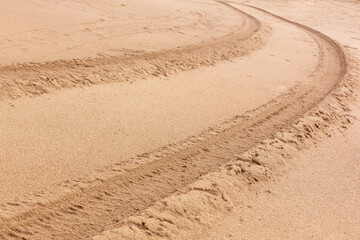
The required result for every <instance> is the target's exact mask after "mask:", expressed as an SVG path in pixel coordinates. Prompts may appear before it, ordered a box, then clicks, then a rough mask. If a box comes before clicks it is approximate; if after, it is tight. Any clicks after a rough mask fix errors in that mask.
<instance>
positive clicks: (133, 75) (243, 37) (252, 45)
mask: <svg viewBox="0 0 360 240" xmlns="http://www.w3.org/2000/svg"><path fill="white" fill-rule="evenodd" d="M238 13H239V14H241V15H242V16H243V19H244V21H243V24H242V26H241V27H240V28H239V29H237V30H236V31H234V32H232V33H229V34H227V35H225V36H223V37H220V38H217V39H215V40H210V41H208V42H203V43H201V44H198V45H190V46H184V47H179V48H177V49H171V50H163V51H158V52H152V53H140V54H137V53H131V54H129V56H113V57H98V58H87V59H74V60H57V61H52V62H45V63H24V64H13V65H9V66H0V78H1V81H0V100H6V99H16V98H20V97H26V96H30V97H31V96H36V95H40V94H45V93H49V92H52V91H54V90H56V89H62V88H72V87H81V86H89V85H94V84H101V83H114V82H129V81H131V82H132V81H134V80H135V79H144V78H146V77H148V76H167V75H169V74H171V73H174V72H180V71H186V70H191V69H194V68H198V67H201V66H211V65H214V64H215V63H216V62H218V61H221V60H231V59H234V58H236V57H240V56H243V55H246V54H250V53H251V52H253V51H255V50H257V49H259V48H261V46H263V44H265V41H266V35H268V34H269V31H270V30H269V29H268V28H265V27H262V26H261V23H260V22H259V21H258V20H257V19H255V18H253V17H252V16H250V15H247V14H246V13H244V12H241V11H238ZM134 62H136V67H135V66H134Z"/></svg>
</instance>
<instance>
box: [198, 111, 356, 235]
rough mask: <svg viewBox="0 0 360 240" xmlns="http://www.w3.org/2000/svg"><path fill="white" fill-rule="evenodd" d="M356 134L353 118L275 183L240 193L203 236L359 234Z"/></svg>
mask: <svg viewBox="0 0 360 240" xmlns="http://www.w3.org/2000/svg"><path fill="white" fill-rule="evenodd" d="M359 109H360V108H359V106H358V107H357V109H356V113H357V116H359V113H360V111H359ZM359 136H360V123H359V122H356V123H355V124H354V125H352V126H351V127H350V128H349V129H347V130H346V131H345V132H344V133H337V134H336V135H334V136H332V137H331V138H330V139H326V141H323V142H320V143H318V144H316V145H315V146H313V147H312V148H310V149H307V150H306V151H304V152H303V153H301V154H300V155H299V156H297V157H296V158H295V159H294V160H293V162H292V163H291V164H292V166H291V170H290V171H288V172H287V173H286V174H285V175H283V176H281V177H280V178H279V179H277V180H276V182H275V183H274V182H271V183H268V184H265V185H262V186H258V187H256V188H254V189H252V190H251V191H250V192H249V193H248V194H245V195H243V196H241V197H240V198H241V200H242V203H241V205H240V206H239V207H237V208H236V209H234V212H233V213H232V214H231V215H230V216H228V217H226V218H225V219H223V220H222V221H221V222H220V223H219V224H216V225H214V226H212V228H211V230H210V231H209V233H208V234H207V236H203V239H357V238H359V236H360V226H359V223H360V209H359V208H358V206H359V204H360V191H359V184H360V175H359V171H360V157H359V154H358V153H359V151H360V146H359V144H358V143H359V141H360V139H359Z"/></svg>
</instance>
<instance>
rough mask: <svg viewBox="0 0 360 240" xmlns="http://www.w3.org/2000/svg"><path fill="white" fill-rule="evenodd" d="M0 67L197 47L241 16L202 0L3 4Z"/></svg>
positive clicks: (235, 25) (227, 30) (21, 1)
mask: <svg viewBox="0 0 360 240" xmlns="http://www.w3.org/2000/svg"><path fill="white" fill-rule="evenodd" d="M0 12H1V13H2V14H1V15H0V22H1V23H2V24H1V25H0V52H1V56H2V58H1V59H0V65H8V64H9V63H24V62H39V61H41V62H43V61H55V60H58V59H64V60H66V59H74V58H80V59H84V58H88V57H91V58H94V57H101V56H103V57H111V56H118V55H129V54H130V55H131V54H139V53H144V52H154V51H160V50H166V49H174V48H177V47H180V46H186V45H197V44H200V43H202V42H207V41H209V40H211V39H213V38H219V37H221V36H223V35H226V34H227V33H231V32H233V31H234V30H236V29H237V28H238V27H239V26H240V25H241V24H242V19H241V16H240V15H238V14H237V13H235V12H232V11H228V9H227V8H226V7H224V6H222V5H220V4H217V3H215V2H209V1H199V0H190V1H183V0H166V1H165V0H158V1H151V0H136V1H131V0H103V1H97V0H86V1H78V0H72V1H56V0H39V1H36V2H34V1H31V0H15V1H14V0H2V1H1V2H0Z"/></svg>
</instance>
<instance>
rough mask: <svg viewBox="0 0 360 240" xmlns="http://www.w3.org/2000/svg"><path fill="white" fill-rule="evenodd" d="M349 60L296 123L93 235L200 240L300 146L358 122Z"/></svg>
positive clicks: (354, 70)
mask: <svg viewBox="0 0 360 240" xmlns="http://www.w3.org/2000/svg"><path fill="white" fill-rule="evenodd" d="M256 9H258V10H260V11H263V12H266V11H264V10H262V9H259V8H256ZM272 15H273V14H272ZM273 16H274V15H273ZM281 19H283V20H285V19H284V18H281ZM286 21H287V20H286ZM294 24H296V25H298V26H300V27H302V28H303V29H307V30H309V31H311V32H313V33H315V34H316V35H317V36H321V37H323V39H324V40H325V41H327V42H330V43H331V45H333V47H335V48H338V51H339V52H340V54H341V52H342V50H341V49H342V48H341V46H340V45H338V44H337V43H336V42H335V41H333V40H331V39H330V38H328V37H326V36H324V35H322V34H321V33H319V32H317V31H315V30H311V29H310V28H308V27H303V26H302V25H300V24H298V23H294ZM349 63H350V65H349V66H347V67H346V68H347V69H348V71H347V72H346V73H345V72H343V74H340V79H339V80H340V82H339V85H335V87H334V90H333V91H332V92H331V93H329V95H328V96H327V97H326V98H325V99H324V100H322V101H320V103H319V104H318V105H317V106H315V107H313V108H311V110H309V111H308V112H307V113H306V114H305V116H304V117H301V118H300V119H298V120H296V121H295V123H294V124H292V125H291V126H289V127H287V128H285V129H283V130H282V131H280V132H278V133H276V134H275V135H274V136H273V137H271V138H269V139H268V140H264V141H262V142H261V143H260V144H258V145H257V146H255V147H253V148H251V149H250V150H248V151H247V152H245V153H243V154H241V155H239V156H238V157H237V159H234V160H232V161H230V162H229V163H227V164H225V165H223V166H222V167H220V168H219V169H218V170H217V171H215V172H212V173H210V174H207V175H205V176H202V177H201V178H200V179H199V180H198V181H196V182H194V183H192V184H190V185H189V186H187V187H186V188H185V189H184V190H183V191H182V193H180V194H174V195H172V196H170V197H168V198H166V199H163V200H161V201H158V202H157V203H156V204H155V205H153V206H151V207H150V208H148V209H146V210H145V211H142V213H141V214H140V215H137V216H131V217H129V218H128V219H127V220H125V221H124V222H123V223H122V224H121V225H122V226H121V227H119V228H115V229H113V230H109V231H105V232H104V233H103V234H101V235H99V236H97V237H94V238H93V239H97V240H100V239H169V238H175V239H199V238H201V237H203V236H204V235H207V231H208V229H209V228H211V226H216V222H218V221H220V219H222V218H223V217H224V216H225V215H226V214H227V213H228V212H229V211H231V210H232V209H233V207H234V206H236V205H238V204H239V203H240V202H241V200H240V199H239V198H238V196H239V194H241V192H244V191H246V190H247V189H250V188H251V186H252V185H253V184H256V183H258V182H263V181H267V180H269V179H272V175H273V174H276V173H279V172H280V171H282V169H284V167H283V165H284V164H286V163H287V162H289V161H290V160H289V159H290V158H293V157H294V156H296V155H297V154H298V153H299V149H303V148H304V147H306V146H311V145H313V144H314V143H316V141H318V140H319V138H323V137H324V136H329V135H331V134H332V132H333V131H334V130H335V131H337V130H339V129H343V128H347V125H348V124H350V123H351V122H352V121H353V120H354V116H353V115H352V114H351V113H350V108H349V105H348V104H349V103H351V102H353V101H354V97H355V94H354V91H357V90H358V88H359V85H358V82H357V78H358V76H359V72H360V71H359V70H360V69H359V67H358V65H357V60H356V59H354V58H351V59H350V60H349ZM222 233H224V232H222ZM207 236H208V235H207ZM229 236H232V235H231V234H230V235H228V236H221V237H222V238H223V239H228V238H229ZM218 237H220V236H218ZM236 237H239V235H236ZM216 239H218V238H216Z"/></svg>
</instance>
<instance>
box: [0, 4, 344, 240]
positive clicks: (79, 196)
mask: <svg viewBox="0 0 360 240" xmlns="http://www.w3.org/2000/svg"><path fill="white" fill-rule="evenodd" d="M223 4H226V5H228V4H227V3H223ZM230 6H231V5H230ZM231 7H233V6H231ZM257 10H258V11H260V12H262V13H265V14H270V15H271V16H273V17H275V18H278V19H281V20H283V21H286V22H288V23H290V24H293V25H295V26H297V27H299V28H301V29H303V30H304V31H306V32H307V33H308V34H310V35H311V36H312V37H313V38H314V39H315V41H316V42H317V43H318V46H319V49H320V53H321V55H320V60H321V61H320V64H319V66H318V69H317V71H316V72H315V73H314V75H313V79H312V81H310V82H309V83H308V84H306V85H304V86H300V87H299V88H298V89H296V90H294V91H292V92H290V93H289V94H287V95H285V96H282V97H280V98H278V99H275V100H274V101H272V102H271V103H269V104H267V105H266V106H263V107H261V108H259V109H257V110H255V111H254V112H252V113H249V114H248V115H247V116H246V117H243V118H240V119H236V120H234V121H235V123H236V124H234V126H232V127H230V128H229V129H227V130H225V131H218V132H217V134H216V135H214V136H211V137H208V138H206V139H205V140H203V141H201V142H198V143H195V144H193V145H192V146H190V147H189V148H187V149H185V150H181V151H180V152H176V153H173V154H169V155H168V156H165V157H162V158H159V159H156V160H154V161H152V162H150V163H147V164H145V165H143V166H139V167H137V168H135V169H133V170H131V171H129V172H127V173H123V174H118V175H114V176H113V177H111V178H107V179H103V180H101V181H99V184H97V185H95V186H91V187H84V188H82V189H81V190H78V191H75V192H73V193H71V194H69V195H67V196H65V197H63V198H61V199H58V200H56V201H53V202H48V203H44V204H41V205H38V206H36V207H33V208H32V209H31V210H30V211H27V212H25V213H22V214H19V215H16V216H13V217H10V218H4V219H2V220H1V222H0V238H1V239H11V238H16V239H21V238H22V239H44V238H47V239H50V238H53V239H87V238H89V237H91V236H94V235H96V234H98V233H100V232H102V231H104V230H106V229H111V228H114V227H117V226H119V225H121V223H119V222H120V221H121V220H122V219H124V218H127V217H129V216H132V215H134V214H136V213H138V212H140V211H142V210H144V209H146V208H148V207H149V206H151V205H152V204H153V203H154V202H156V201H158V200H160V199H163V198H165V197H166V196H169V195H171V194H173V193H174V192H176V191H178V190H180V189H181V188H183V187H184V186H186V185H188V184H190V183H191V182H194V181H195V180H196V179H198V178H199V177H200V176H201V175H204V174H206V173H208V172H211V171H214V170H215V169H217V168H218V167H219V166H220V165H222V164H224V163H226V162H227V161H228V160H229V159H231V157H233V156H234V155H237V154H241V153H243V152H245V151H246V150H247V149H249V148H251V147H252V146H254V145H255V144H257V143H259V142H260V141H261V140H263V139H267V138H269V137H271V136H272V135H273V134H275V133H276V132H278V131H280V130H281V129H283V128H285V127H287V126H289V125H291V124H292V123H293V122H294V121H295V120H296V119H298V118H299V117H301V116H303V115H304V114H305V113H306V112H307V111H309V110H310V109H311V108H313V107H314V106H315V105H316V104H318V103H319V102H321V101H322V100H323V99H324V98H325V97H326V96H327V95H328V94H329V93H331V92H332V91H333V89H335V88H336V86H337V85H338V84H339V82H341V80H342V79H343V78H344V76H345V74H346V71H347V60H346V56H345V54H344V52H343V51H342V48H341V47H340V46H339V45H338V44H337V43H336V42H335V41H333V40H332V39H330V38H328V37H327V36H325V35H324V34H322V33H320V32H318V31H316V30H313V29H311V28H309V27H307V26H304V25H301V24H298V23H296V22H292V21H290V20H287V19H284V18H282V17H278V16H276V15H273V14H271V13H268V12H266V11H265V10H262V9H257Z"/></svg>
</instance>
